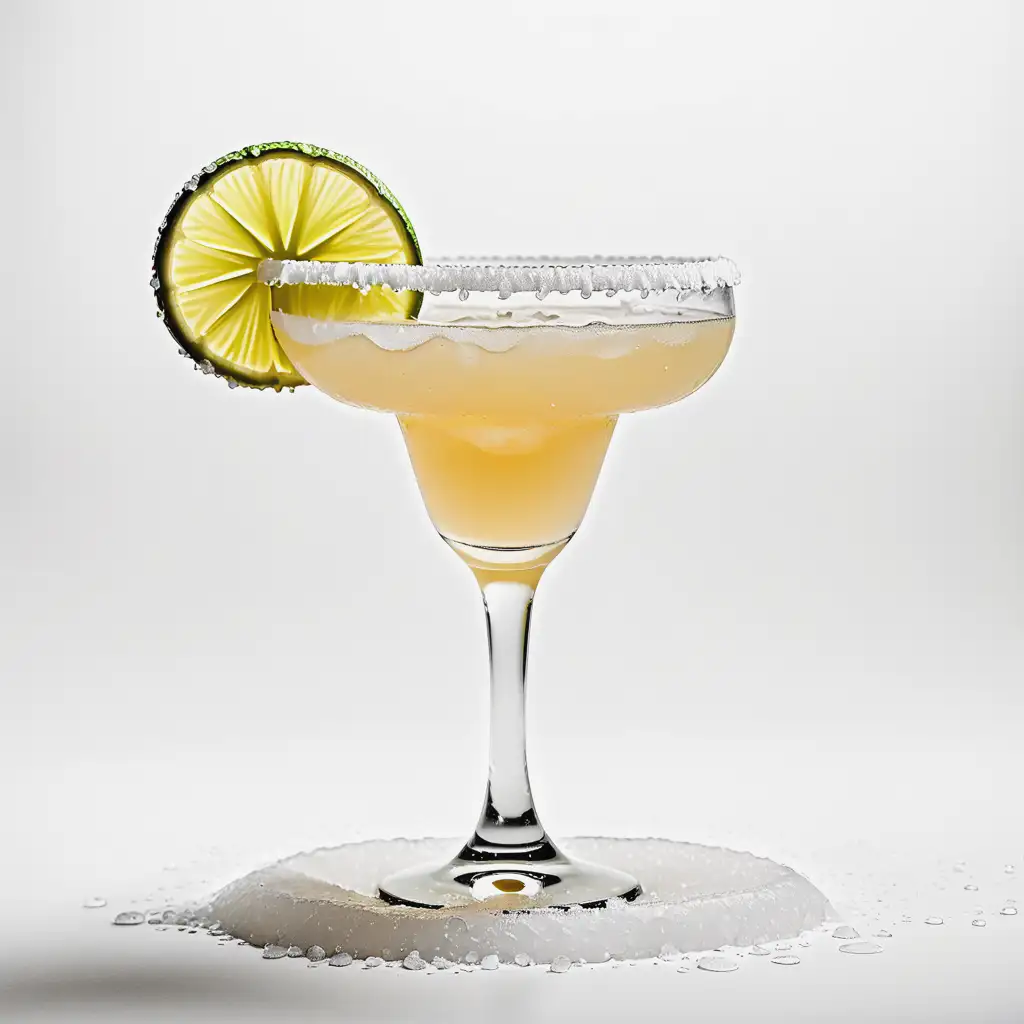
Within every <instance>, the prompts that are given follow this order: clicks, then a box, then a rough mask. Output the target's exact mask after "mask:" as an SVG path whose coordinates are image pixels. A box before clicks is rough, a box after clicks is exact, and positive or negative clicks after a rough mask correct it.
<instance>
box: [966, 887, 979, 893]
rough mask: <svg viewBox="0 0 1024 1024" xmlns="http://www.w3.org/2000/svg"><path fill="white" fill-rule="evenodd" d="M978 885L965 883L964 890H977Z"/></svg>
mask: <svg viewBox="0 0 1024 1024" xmlns="http://www.w3.org/2000/svg"><path fill="white" fill-rule="evenodd" d="M977 891H978V887H977V886H976V885H965V886H964V892H977Z"/></svg>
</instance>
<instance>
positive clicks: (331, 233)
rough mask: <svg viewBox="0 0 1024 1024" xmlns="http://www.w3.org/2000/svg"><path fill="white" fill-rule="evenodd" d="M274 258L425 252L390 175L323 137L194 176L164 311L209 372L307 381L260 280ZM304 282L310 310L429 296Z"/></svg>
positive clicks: (164, 272)
mask: <svg viewBox="0 0 1024 1024" xmlns="http://www.w3.org/2000/svg"><path fill="white" fill-rule="evenodd" d="M264 259H306V260H318V261H350V262H374V263H419V262H420V252H419V247H418V244H417V240H416V235H415V232H414V231H413V229H412V226H411V224H410V223H409V220H408V217H407V216H406V214H405V212H404V211H403V210H402V208H401V206H400V205H399V204H398V202H397V200H396V199H395V198H394V196H393V195H392V194H391V192H390V191H389V190H388V189H387V188H386V187H385V186H384V185H383V183H381V182H380V181H379V180H378V179H377V178H376V177H374V176H373V175H372V174H371V173H370V172H369V171H367V170H366V169H365V168H363V167H362V166H361V165H360V164H357V163H356V162H355V161H352V160H350V159H349V158H348V157H343V156H341V155H339V154H337V153H332V152H330V151H328V150H323V149H320V148H318V147H314V146H306V145H301V144H298V143H290V142H279V143H267V144H265V145H260V146H252V147H250V148H249V149H246V150H239V151H237V152H235V153H229V154H228V155H227V156H224V157H221V158H220V160H217V161H214V162H213V163H211V164H208V165H207V166H206V167H204V168H203V170H202V171H201V172H200V173H198V174H196V175H194V176H193V177H192V178H191V179H190V180H189V181H188V182H186V184H185V187H184V188H183V189H182V191H181V192H180V193H179V195H178V196H177V198H176V199H175V202H174V204H173V206H172V207H171V210H170V211H169V213H168V215H167V217H166V218H165V220H164V223H163V224H162V225H161V230H160V235H159V237H158V239H157V245H156V251H155V253H154V277H153V282H152V283H153V287H154V289H155V291H156V295H157V303H158V307H159V314H161V315H162V316H163V318H164V320H165V322H166V324H167V327H168V329H169V330H170V331H171V333H172V335H174V337H175V338H176V340H177V341H178V343H179V345H181V347H182V348H183V349H184V351H186V352H187V353H188V354H189V355H190V356H192V358H193V359H195V360H196V362H197V363H198V364H199V365H200V366H201V367H202V368H203V369H204V370H206V371H207V372H214V373H217V374H218V375H221V376H224V377H226V378H227V379H228V381H229V383H231V384H244V385H247V386H250V387H257V388H265V387H272V388H275V389H277V390H280V389H281V388H283V387H295V386H297V385H300V384H305V383H306V382H305V380H304V379H303V378H302V376H301V375H300V374H299V373H298V371H297V370H296V369H295V367H294V366H293V365H292V364H291V362H290V361H289V359H288V357H287V356H286V355H285V354H284V352H283V351H282V349H281V347H280V346H279V345H278V343H277V339H276V338H275V337H274V333H273V329H272V327H271V323H270V289H269V288H268V287H267V286H266V285H264V284H262V283H261V282H259V281H258V280H257V269H258V267H259V264H260V263H261V262H262V261H263V260H264ZM302 291H303V292H304V293H305V294H304V295H303V306H306V307H310V308H309V312H310V313H311V314H318V315H321V316H323V315H330V317H331V318H332V319H357V320H358V319H367V320H395V319H408V318H411V317H414V316H415V315H416V312H417V310H418V308H419V303H420V300H421V298H422V297H421V296H420V295H419V294H417V293H414V292H397V293H396V292H392V291H390V290H388V289H385V288H382V287H379V286H377V287H373V288H370V289H369V290H368V291H366V292H365V293H364V292H360V291H358V290H356V289H352V288H343V289H337V288H329V289H303V290H302ZM321 307H323V308H321Z"/></svg>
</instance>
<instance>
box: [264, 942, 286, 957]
mask: <svg viewBox="0 0 1024 1024" xmlns="http://www.w3.org/2000/svg"><path fill="white" fill-rule="evenodd" d="M287 955H288V950H287V949H285V947H284V946H275V945H274V944H273V943H271V944H270V945H269V946H264V947H263V959H264V960H280V959H281V958H282V957H286V956H287Z"/></svg>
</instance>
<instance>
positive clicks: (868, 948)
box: [839, 942, 882, 956]
mask: <svg viewBox="0 0 1024 1024" xmlns="http://www.w3.org/2000/svg"><path fill="white" fill-rule="evenodd" d="M839 952H840V953H859V954H861V955H862V956H864V955H867V954H869V953H881V952H882V947H881V946H880V945H878V943H877V942H847V943H846V944H845V945H842V946H840V947H839Z"/></svg>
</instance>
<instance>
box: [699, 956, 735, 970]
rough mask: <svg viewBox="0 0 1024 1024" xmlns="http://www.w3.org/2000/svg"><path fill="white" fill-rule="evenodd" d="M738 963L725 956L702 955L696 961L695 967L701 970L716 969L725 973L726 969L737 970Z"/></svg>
mask: <svg viewBox="0 0 1024 1024" xmlns="http://www.w3.org/2000/svg"><path fill="white" fill-rule="evenodd" d="M739 966H740V965H739V964H738V963H736V961H735V960H732V959H730V958H729V957H727V956H702V957H701V958H700V959H699V960H698V961H697V967H698V968H699V969H700V970H702V971H716V972H720V973H723V974H724V973H725V972H726V971H736V970H739Z"/></svg>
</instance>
